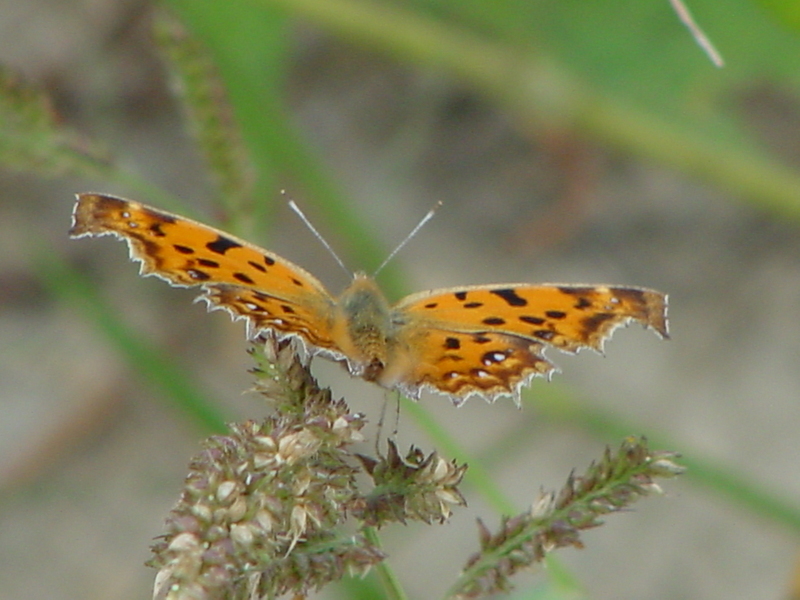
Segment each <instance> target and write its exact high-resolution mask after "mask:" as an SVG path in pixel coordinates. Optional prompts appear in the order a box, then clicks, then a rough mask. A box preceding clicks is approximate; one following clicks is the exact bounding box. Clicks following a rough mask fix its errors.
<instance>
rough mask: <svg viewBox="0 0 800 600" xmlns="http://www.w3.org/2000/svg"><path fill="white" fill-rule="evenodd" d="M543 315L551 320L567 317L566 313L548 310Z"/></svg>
mask: <svg viewBox="0 0 800 600" xmlns="http://www.w3.org/2000/svg"><path fill="white" fill-rule="evenodd" d="M544 314H546V315H547V316H548V317H550V318H551V319H563V318H564V317H566V316H567V313H565V312H563V311H560V310H548V311H546V312H545V313H544Z"/></svg>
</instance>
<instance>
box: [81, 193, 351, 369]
mask: <svg viewBox="0 0 800 600" xmlns="http://www.w3.org/2000/svg"><path fill="white" fill-rule="evenodd" d="M70 235H71V236H72V237H83V236H87V235H89V236H102V235H114V236H116V237H118V238H120V239H123V240H125V241H126V242H127V243H128V246H129V248H130V253H131V258H132V259H133V260H136V261H138V262H140V263H141V273H142V275H155V276H157V277H160V278H161V279H164V280H166V281H168V282H169V283H171V284H172V285H175V286H179V287H195V286H197V287H200V288H201V289H202V290H203V294H202V296H200V298H201V299H203V300H206V301H207V302H208V304H209V306H210V307H211V308H218V309H224V310H226V311H227V312H229V313H230V314H231V315H232V316H233V317H234V318H236V319H245V320H246V321H247V323H248V329H249V333H250V334H251V335H255V334H256V333H258V332H259V331H263V330H267V331H273V332H276V333H277V334H278V335H279V336H287V335H292V336H296V337H298V338H299V339H301V340H303V342H305V343H306V344H307V345H308V346H309V347H310V349H311V350H312V351H313V350H314V349H315V348H320V349H324V350H326V351H328V352H329V353H330V354H333V355H338V354H341V352H339V348H338V345H337V344H336V342H335V341H334V339H333V337H332V335H331V331H330V326H329V315H330V314H331V313H332V307H333V303H334V301H333V299H332V298H331V297H330V295H329V294H328V292H327V291H326V290H325V288H324V287H323V285H322V284H321V283H320V282H319V281H318V280H317V279H315V278H314V277H313V276H312V275H310V274H309V273H307V272H306V271H305V270H303V269H301V268H300V267H298V266H297V265H294V264H292V263H291V262H289V261H287V260H286V259H284V258H281V257H280V256H278V255H276V254H274V253H272V252H269V251H267V250H264V249H262V248H259V247H258V246H255V245H253V244H250V243H248V242H246V241H244V240H241V239H239V238H236V237H234V236H232V235H230V234H228V233H225V232H223V231H220V230H218V229H215V228H213V227H209V226H208V225H204V224H202V223H198V222H196V221H193V220H191V219H187V218H185V217H181V216H179V215H174V214H171V213H168V212H165V211H161V210H158V209H155V208H152V207H150V206H146V205H144V204H141V203H139V202H134V201H132V200H125V199H124V198H117V197H114V196H108V195H105V194H79V195H78V202H77V203H76V205H75V210H74V212H73V225H72V229H70Z"/></svg>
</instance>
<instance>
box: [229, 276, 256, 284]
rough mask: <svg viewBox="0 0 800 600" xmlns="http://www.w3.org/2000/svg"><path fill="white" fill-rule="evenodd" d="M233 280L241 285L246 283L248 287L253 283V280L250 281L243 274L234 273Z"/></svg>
mask: <svg viewBox="0 0 800 600" xmlns="http://www.w3.org/2000/svg"><path fill="white" fill-rule="evenodd" d="M233 278H234V279H236V280H237V281H241V282H242V283H247V284H249V285H252V284H253V283H254V282H253V280H252V279H250V278H249V277H248V276H247V275H245V274H244V273H234V274H233Z"/></svg>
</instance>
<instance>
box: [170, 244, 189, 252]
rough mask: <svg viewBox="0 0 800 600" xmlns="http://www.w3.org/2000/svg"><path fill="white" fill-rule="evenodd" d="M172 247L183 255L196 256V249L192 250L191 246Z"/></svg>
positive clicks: (174, 245)
mask: <svg viewBox="0 0 800 600" xmlns="http://www.w3.org/2000/svg"><path fill="white" fill-rule="evenodd" d="M172 247H173V248H175V251H176V252H180V253H181V254H194V248H190V247H189V246H181V245H180V244H172Z"/></svg>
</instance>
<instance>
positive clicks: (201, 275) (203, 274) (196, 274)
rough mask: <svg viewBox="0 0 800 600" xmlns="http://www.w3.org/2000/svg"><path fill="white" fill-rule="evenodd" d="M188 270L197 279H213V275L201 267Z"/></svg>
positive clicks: (190, 275)
mask: <svg viewBox="0 0 800 600" xmlns="http://www.w3.org/2000/svg"><path fill="white" fill-rule="evenodd" d="M186 272H187V273H188V274H189V277H191V278H192V279H194V280H195V281H208V280H209V279H211V275H209V274H208V273H206V272H205V271H201V270H199V269H186Z"/></svg>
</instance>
